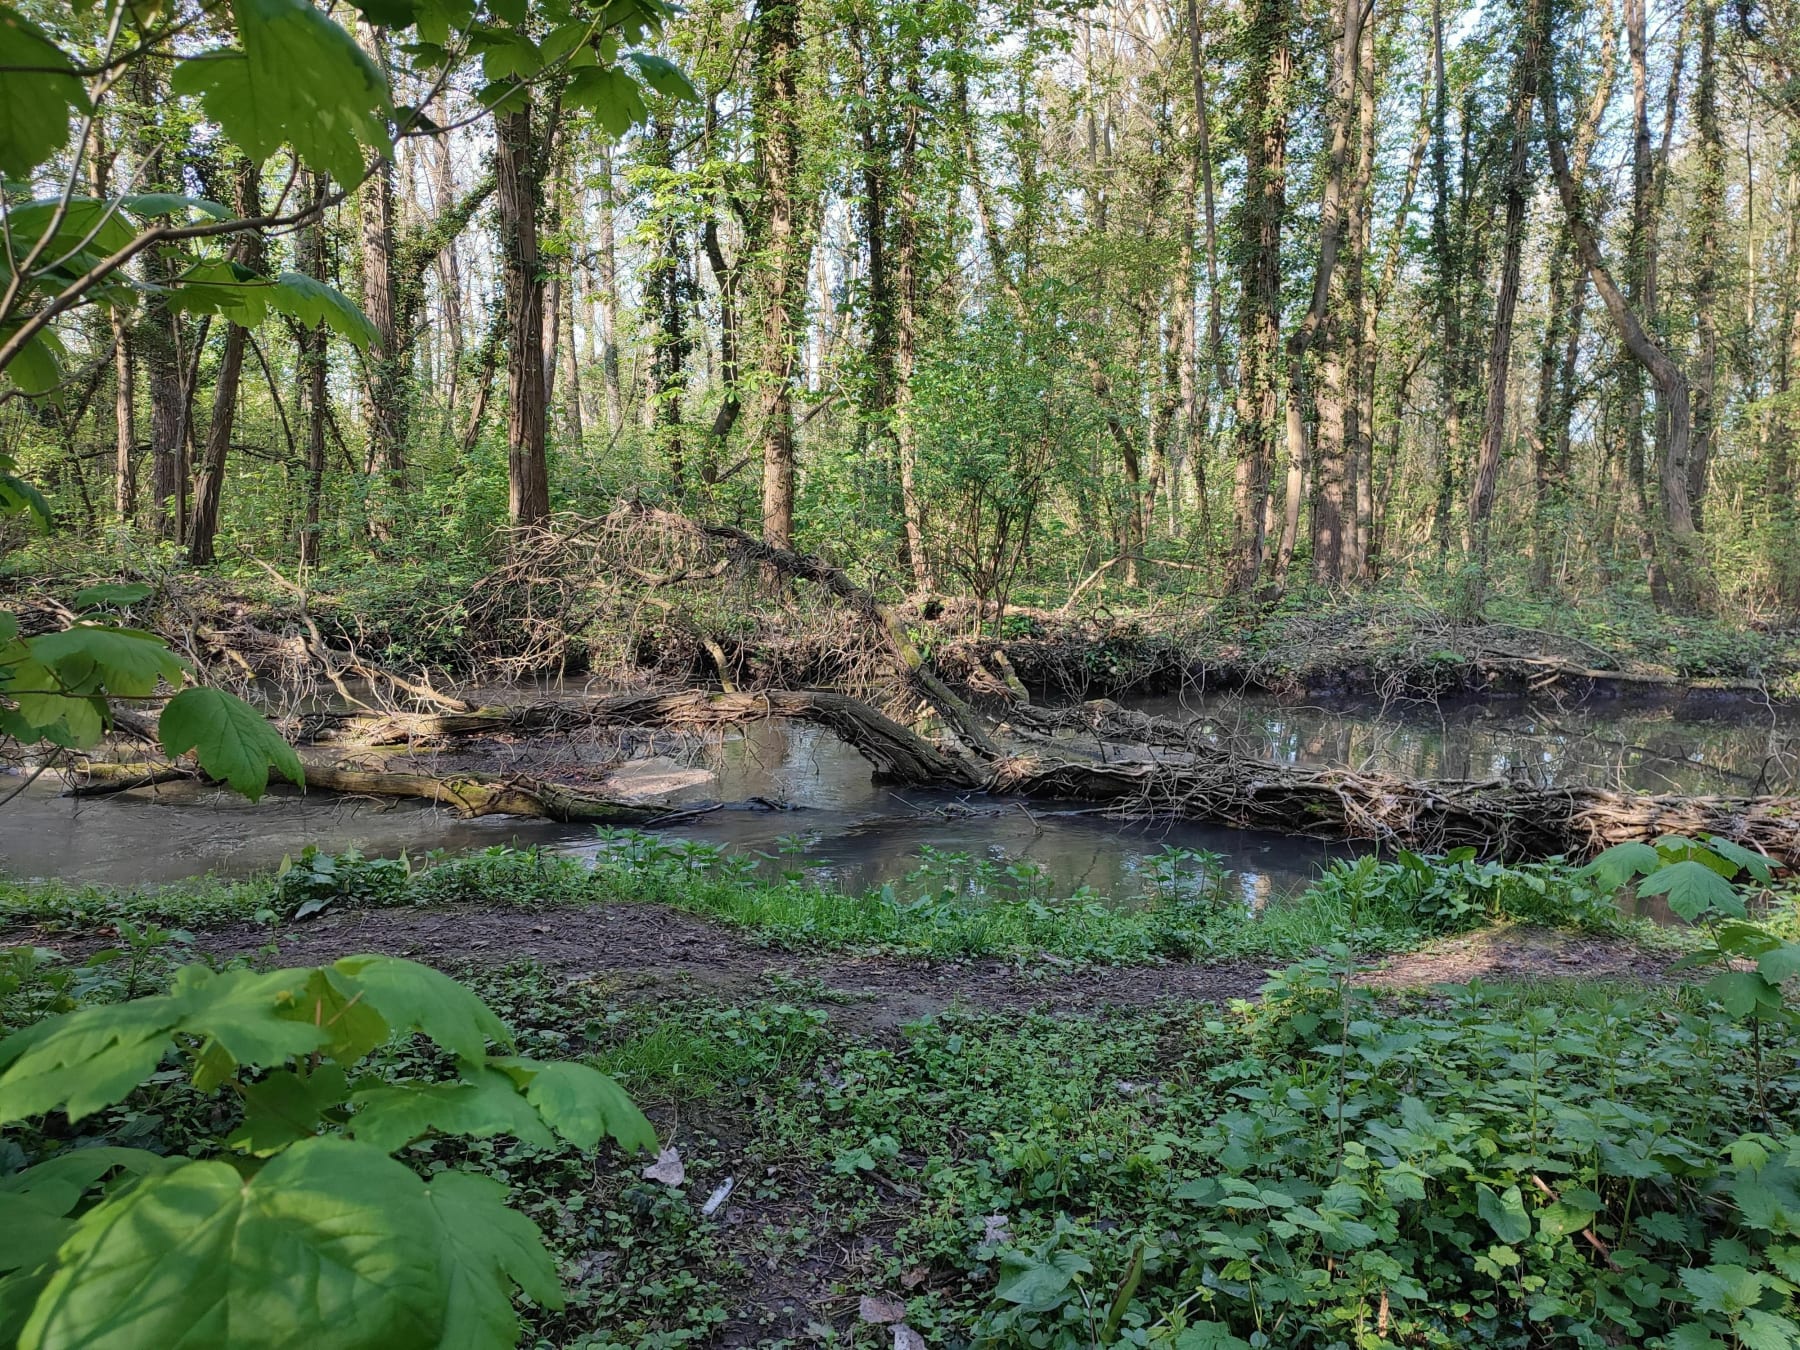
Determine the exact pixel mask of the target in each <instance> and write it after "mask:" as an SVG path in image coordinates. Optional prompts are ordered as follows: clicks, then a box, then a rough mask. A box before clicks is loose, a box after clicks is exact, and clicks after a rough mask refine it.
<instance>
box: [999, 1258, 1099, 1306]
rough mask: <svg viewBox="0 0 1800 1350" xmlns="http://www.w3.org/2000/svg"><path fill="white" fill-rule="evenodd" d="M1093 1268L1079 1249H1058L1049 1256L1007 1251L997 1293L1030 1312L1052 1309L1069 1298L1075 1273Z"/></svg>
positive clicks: (1088, 1271)
mask: <svg viewBox="0 0 1800 1350" xmlns="http://www.w3.org/2000/svg"><path fill="white" fill-rule="evenodd" d="M1093 1269H1094V1268H1093V1266H1092V1265H1090V1264H1089V1263H1088V1260H1087V1258H1086V1257H1084V1256H1080V1255H1078V1254H1077V1253H1075V1252H1056V1253H1055V1254H1054V1255H1052V1256H1050V1257H1049V1258H1047V1259H1046V1258H1044V1257H1039V1256H1034V1255H1032V1254H1031V1253H1029V1252H1017V1251H1013V1252H1007V1253H1006V1254H1005V1255H1004V1256H1002V1257H1001V1258H1000V1280H999V1283H997V1284H996V1285H995V1286H994V1296H995V1297H996V1298H999V1299H1003V1300H1005V1301H1006V1302H1008V1303H1016V1304H1018V1306H1019V1307H1021V1308H1023V1309H1025V1310H1026V1311H1027V1312H1050V1311H1052V1310H1053V1309H1055V1308H1059V1307H1061V1306H1062V1305H1063V1304H1064V1303H1066V1302H1067V1301H1068V1297H1069V1295H1068V1288H1069V1285H1070V1284H1072V1283H1073V1282H1074V1279H1075V1277H1076V1276H1077V1275H1087V1274H1090V1273H1091V1272H1092V1271H1093Z"/></svg>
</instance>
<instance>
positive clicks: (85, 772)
mask: <svg viewBox="0 0 1800 1350" xmlns="http://www.w3.org/2000/svg"><path fill="white" fill-rule="evenodd" d="M301 767H302V768H303V769H304V770H305V771H306V786H307V787H308V788H318V789H320V790H322V791H326V792H341V793H344V794H346V795H349V796H360V797H411V798H417V799H419V800H422V801H429V802H436V803H437V804H438V805H440V806H447V807H449V808H450V809H451V810H453V811H455V812H456V814H457V815H459V816H469V817H473V816H535V817H538V818H539V819H542V820H556V821H562V822H564V823H565V824H603V825H644V824H648V823H649V822H650V821H653V820H655V819H657V818H658V817H661V816H666V815H668V814H669V808H668V807H667V806H664V805H659V804H657V803H653V802H650V803H646V802H626V801H619V800H617V799H616V798H612V797H606V796H602V795H601V794H599V793H597V792H589V791H587V790H586V789H583V788H578V787H571V786H569V785H568V784H565V783H552V782H549V781H547V780H545V779H542V778H527V777H522V776H518V775H507V774H485V773H453V774H428V773H396V772H393V771H391V770H388V769H385V768H382V769H372V768H364V767H360V766H357V765H349V764H335V763H331V762H329V761H327V760H323V759H320V758H319V757H317V756H313V755H308V756H305V757H303V759H302V761H301ZM197 776H198V773H197V771H196V770H193V769H190V768H188V767H186V766H184V765H179V764H141V763H140V764H113V763H106V762H103V761H94V762H90V763H88V764H87V765H85V766H83V768H82V770H81V772H80V775H79V778H78V779H77V780H75V781H73V782H72V785H71V786H70V788H69V790H68V794H67V795H69V796H71V797H101V796H107V795H109V794H111V793H115V792H126V791H129V790H131V789H132V788H140V787H150V786H153V785H156V784H160V783H171V782H177V781H181V780H184V779H194V778H196V777H197Z"/></svg>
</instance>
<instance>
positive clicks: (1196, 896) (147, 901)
mask: <svg viewBox="0 0 1800 1350" xmlns="http://www.w3.org/2000/svg"><path fill="white" fill-rule="evenodd" d="M604 838H605V841H606V842H605V848H604V851H603V853H602V854H601V856H600V857H599V858H598V859H597V860H596V862H595V863H594V864H593V865H590V864H588V863H587V862H585V861H583V860H581V859H578V858H572V857H566V856H559V855H556V854H551V853H544V852H540V851H538V850H535V849H513V848H503V847H502V848H492V849H488V850H486V851H484V852H481V853H475V854H469V855H464V856H457V857H442V858H429V859H426V860H425V861H424V863H422V864H421V865H418V866H415V865H413V864H412V863H411V862H410V861H409V860H407V859H403V858H399V859H382V858H363V857H361V856H359V855H356V854H345V855H337V856H333V855H327V854H320V853H317V852H313V851H308V852H306V853H303V854H302V855H301V856H300V858H298V859H297V860H290V863H289V865H288V867H287V868H286V869H285V870H284V871H283V872H281V873H280V874H279V875H277V876H274V877H265V878H259V879H253V880H249V881H239V882H217V881H206V880H201V881H196V882H189V883H181V884H178V885H174V886H168V887H158V888H151V889H141V890H129V889H126V890H120V889H112V888H104V887H77V886H70V885H67V884H65V883H61V882H55V881H49V882H17V881H8V882H0V921H4V922H8V923H12V924H23V923H38V924H47V925H51V926H53V927H73V928H75V929H77V930H79V929H83V928H92V927H95V926H100V925H107V924H116V923H119V922H121V921H124V922H128V923H136V924H146V923H150V924H163V925H172V926H175V927H178V928H183V929H191V928H198V927H204V926H208V925H218V924H223V923H228V922H232V921H234V920H255V921H257V922H261V923H269V924H274V923H275V922H277V921H278V920H281V919H285V918H288V917H290V916H291V917H296V918H299V919H304V918H306V917H309V916H311V915H314V914H318V913H321V912H323V911H326V910H330V909H334V908H345V909H353V908H391V907H398V906H417V905H506V906H548V905H596V904H630V903H638V902H648V903H654V904H660V905H667V906H669V907H670V908H672V909H678V910H682V911H684V912H686V913H690V914H698V915H702V916H704V917H707V918H712V919H718V920H720V921H722V922H724V923H726V924H729V925H732V926H734V927H738V928H743V929H747V930H749V931H750V932H751V933H752V934H754V935H755V936H756V938H757V939H758V940H761V941H765V942H768V943H771V944H774V945H778V946H784V947H793V948H808V947H816V946H826V947H838V948H855V949H863V950H879V951H885V952H891V953H904V954H913V955H929V956H941V957H954V956H999V957H1007V958H1027V959H1030V958H1035V957H1039V956H1043V955H1049V956H1052V957H1057V958H1061V959H1064V960H1072V961H1087V962H1096V963H1102V964H1113V965H1118V964H1130V963H1133V962H1142V961H1149V960H1157V959H1175V960H1208V959H1229V958H1237V957H1248V958H1256V959H1267V960H1272V961H1285V960H1291V959H1294V958H1296V957H1301V956H1306V955H1309V954H1311V953H1312V952H1314V951H1316V950H1318V949H1319V948H1320V947H1322V946H1324V945H1326V944H1328V943H1332V942H1341V941H1349V942H1352V943H1354V945H1355V946H1356V947H1357V949H1358V950H1359V951H1361V952H1364V953H1374V952H1386V951H1399V950H1403V949H1405V948H1408V947H1412V946H1416V945H1417V944H1418V943H1419V942H1420V941H1422V940H1424V939H1425V938H1426V937H1428V936H1431V935H1433V934H1442V933H1453V932H1461V931H1464V930H1467V929H1469V928H1473V927H1477V926H1479V925H1481V924H1485V923H1495V922H1502V921H1508V920H1517V921H1522V922H1527V923H1536V924H1543V925H1547V926H1552V927H1558V926H1571V927H1582V928H1587V929H1591V930H1595V931H1617V930H1621V929H1624V928H1627V927H1630V928H1632V930H1633V931H1635V932H1637V933H1638V934H1639V935H1640V936H1642V937H1645V938H1651V937H1653V936H1654V933H1653V930H1650V929H1649V928H1648V926H1647V925H1644V924H1641V923H1639V924H1630V923H1628V922H1627V921H1626V920H1624V919H1622V918H1621V917H1620V914H1619V911H1618V910H1617V909H1616V908H1615V906H1614V905H1613V902H1612V899H1611V894H1612V889H1614V888H1613V887H1609V886H1605V885H1602V884H1600V882H1599V881H1597V880H1596V879H1594V878H1593V876H1592V875H1591V874H1588V875H1583V874H1582V873H1581V872H1578V871H1577V870H1576V869H1574V868H1571V867H1568V866H1565V865H1562V864H1557V863H1531V864H1522V865H1518V866H1504V865H1501V864H1497V863H1478V862H1476V861H1474V859H1473V856H1472V854H1471V853H1470V852H1468V851H1459V852H1458V853H1456V854H1454V855H1452V856H1451V857H1449V858H1447V859H1438V860H1433V861H1428V860H1426V859H1422V858H1419V857H1417V856H1415V855H1413V854H1409V853H1402V854H1401V855H1400V857H1399V858H1398V859H1397V860H1395V861H1392V862H1382V861H1378V860H1377V859H1375V858H1372V857H1367V858H1362V859H1358V860H1357V861H1355V862H1339V863H1335V864H1333V865H1332V866H1331V867H1330V868H1329V869H1327V870H1326V871H1325V872H1324V873H1323V874H1322V875H1321V877H1320V878H1319V880H1318V881H1317V882H1315V883H1314V884H1313V885H1312V886H1310V887H1308V888H1307V889H1306V890H1304V891H1302V892H1301V893H1300V894H1298V895H1296V896H1291V897H1286V898H1280V899H1275V900H1272V901H1270V902H1268V903H1267V904H1266V905H1264V906H1263V907H1262V908H1260V909H1259V910H1256V911H1252V910H1251V909H1250V908H1249V905H1248V902H1247V901H1246V899H1245V897H1244V895H1243V893H1242V891H1241V890H1240V888H1239V887H1238V885H1237V882H1236V879H1235V877H1233V876H1232V875H1231V874H1229V873H1227V872H1225V871H1224V870H1223V869H1222V867H1221V865H1220V861H1219V859H1218V858H1217V857H1216V856H1213V855H1211V854H1205V853H1197V852H1194V851H1192V850H1186V849H1167V850H1165V851H1164V852H1162V853H1161V854H1158V855H1154V856H1153V857H1151V858H1150V859H1148V860H1147V862H1146V866H1145V868H1144V870H1143V873H1142V878H1143V889H1142V891H1141V893H1140V894H1138V895H1135V896H1120V897H1104V896H1099V895H1096V894H1094V893H1092V892H1090V891H1087V890H1085V889H1084V890H1080V891H1077V892H1075V893H1074V894H1072V895H1068V896H1062V897H1056V896H1053V895H1051V894H1050V891H1049V888H1048V886H1047V884H1046V878H1045V876H1044V874H1043V873H1042V872H1041V871H1040V870H1039V869H1038V868H1036V867H1034V866H1033V865H1031V864H1029V863H1014V864H1008V865H1002V864H999V863H996V862H993V861H991V860H986V859H971V858H969V857H968V856H967V855H962V854H948V853H935V852H931V851H929V850H928V851H927V853H926V855H925V856H924V857H923V858H922V859H921V861H920V865H919V866H918V867H917V868H916V869H915V870H914V871H913V872H912V873H911V874H910V877H909V880H908V882H907V883H906V885H905V886H903V887H902V886H894V885H890V886H886V887H883V888H882V889H881V890H878V891H873V892H870V893H867V894H862V895H852V894H847V893H845V892H843V891H841V890H835V889H830V888H828V887H824V886H821V885H820V884H819V883H818V882H817V881H816V880H814V879H812V878H810V877H809V875H808V873H807V871H806V869H805V868H804V867H802V866H797V865H796V864H797V863H798V862H799V861H800V860H799V859H798V857H797V856H796V855H783V856H780V857H777V858H775V859H773V860H770V865H777V866H780V867H782V868H783V869H784V870H785V871H786V872H787V875H785V876H779V877H773V878H772V877H770V876H769V875H768V874H767V870H766V865H765V864H763V863H759V860H758V859H756V858H754V857H744V856H742V855H732V854H728V853H726V852H724V851H723V850H721V849H720V848H718V847H717V846H715V845H711V844H705V843H695V842H671V841H668V840H666V839H661V838H658V837H657V836H655V835H651V834H643V833H638V832H634V831H606V832H605V833H604ZM277 936H278V930H274V929H271V938H272V939H276V938H277Z"/></svg>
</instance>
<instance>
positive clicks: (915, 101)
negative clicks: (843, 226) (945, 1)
mask: <svg viewBox="0 0 1800 1350" xmlns="http://www.w3.org/2000/svg"><path fill="white" fill-rule="evenodd" d="M919 60H920V54H919V53H918V52H917V51H911V52H909V53H908V54H907V68H906V112H905V114H904V115H903V117H902V119H901V130H900V165H899V175H898V176H899V182H898V184H897V187H898V189H899V190H898V200H897V202H896V207H897V209H896V211H895V215H894V441H895V447H896V450H897V452H898V456H899V460H900V516H901V521H902V524H903V526H904V528H905V530H906V557H907V562H908V563H909V564H910V565H911V568H912V580H913V587H914V589H915V590H917V591H918V592H919V593H920V594H921V595H923V594H925V593H927V592H929V591H931V590H932V589H933V588H934V586H935V585H936V578H935V577H934V575H933V571H932V566H931V557H930V555H929V554H928V553H927V552H926V551H925V509H924V503H923V501H922V500H921V498H920V494H919V429H918V425H917V423H916V422H915V420H914V415H913V376H914V374H915V372H916V370H917V368H918V360H919V357H918V345H919V331H918V330H919V292H920V284H919V283H920V276H919V272H920V259H919V228H920V227H919V181H918V179H919V117H920V108H921V107H922V105H923V100H924V90H923V88H922V81H921V78H920V74H919Z"/></svg>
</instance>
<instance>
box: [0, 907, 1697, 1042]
mask: <svg viewBox="0 0 1800 1350" xmlns="http://www.w3.org/2000/svg"><path fill="white" fill-rule="evenodd" d="M9 940H14V941H20V940H22V941H30V942H33V943H36V944H37V945H40V946H45V947H53V948H60V949H63V950H66V951H68V952H70V953H72V954H74V953H79V952H81V951H84V950H86V949H88V948H91V947H93V946H95V945H96V944H97V943H99V942H102V941H104V940H105V939H104V937H103V936H102V935H100V934H94V933H83V934H79V935H75V934H66V933H55V932H32V933H24V934H13V935H9ZM196 941H197V945H198V947H199V948H200V949H201V950H203V951H206V952H209V953H211V954H214V955H217V956H236V955H247V954H252V953H256V952H260V951H264V950H266V949H267V948H268V947H269V946H270V945H271V943H272V944H273V945H274V947H275V948H276V952H277V955H276V957H275V958H274V959H276V960H278V961H280V962H281V963H282V964H286V965H316V964H320V963H323V962H326V961H333V960H336V959H337V958H338V957H340V956H349V955H352V954H356V953H362V952H382V953H387V954H391V955H395V956H405V957H410V958H411V959H413V960H417V961H423V962H425V963H426V964H428V965H432V966H436V967H439V968H440V969H445V970H455V969H456V968H458V967H461V966H464V965H466V964H468V963H471V962H474V963H477V964H489V963H492V964H499V963H503V962H509V961H517V960H531V961H537V962H540V963H541V964H543V965H544V966H546V967H548V968H549V969H552V970H556V971H560V972H566V973H567V974H569V975H571V976H583V975H605V976H607V977H608V978H609V979H611V980H613V981H614V982H615V983H617V984H619V986H620V987H621V988H622V989H624V990H625V991H627V992H629V993H630V994H631V995H632V996H633V997H635V998H640V999H644V1000H647V1001H656V1000H661V999H680V998H684V997H689V996H691V995H694V994H701V995H706V996H710V997H713V998H722V999H732V998H756V997H765V996H768V995H770V994H773V993H777V992H779V993H780V995H781V996H782V997H784V998H789V999H791V1000H793V1001H797V1002H806V1001H813V1002H819V1003H828V1004H830V1005H831V1006H832V1010H833V1017H834V1020H837V1021H839V1022H840V1023H841V1024H843V1025H844V1026H845V1027H846V1028H847V1029H850V1030H862V1031H883V1030H891V1029H893V1028H895V1027H898V1026H902V1025H904V1024H905V1023H907V1022H911V1021H916V1020H917V1019H919V1018H922V1017H928V1016H931V1015H933V1014H935V1013H940V1012H943V1011H945V1010H947V1009H952V1008H967V1009H970V1010H976V1011H991V1012H1023V1011H1028V1010H1042V1011H1047V1012H1051V1013H1056V1014H1061V1015H1069V1016H1077V1015H1081V1014H1084V1013H1091V1012H1093V1011H1095V1010H1097V1009H1099V1008H1101V1007H1105V1006H1108V1005H1118V1006H1135V1007H1141V1006H1145V1005H1149V1004H1154V1003H1161V1002H1186V1003H1220V1002H1224V1001H1226V1000H1229V999H1234V998H1250V997H1253V996H1254V995H1255V993H1256V991H1257V989H1258V988H1259V987H1260V986H1261V984H1262V983H1263V980H1264V979H1265V978H1266V976H1267V971H1268V967H1269V966H1271V965H1273V964H1275V963H1273V962H1268V963H1264V962H1257V961H1225V962H1218V963H1213V964H1194V963H1186V962H1171V963H1169V964H1166V965H1148V966H1131V967H1122V968H1114V967H1107V966H1071V965H1069V964H1068V963H1066V962H1063V961H1060V960H1058V959H1056V958H1051V957H1043V958H1040V959H1038V960H1035V961H1029V962H1024V963H1016V964H1015V963H1013V962H1007V961H1000V960H994V959H991V958H985V959H965V960H946V959H927V958H922V957H920V958H909V957H902V956H884V955H866V956H858V955H850V954H842V953H822V954H818V955H813V954H808V953H804V952H791V951H783V950H780V949H778V948H774V947H770V946H765V945H761V944H760V943H759V942H758V940H757V937H756V935H755V934H754V933H751V932H747V931H745V930H743V929H737V928H732V927H729V926H727V925H724V924H719V923H714V922H712V921H710V920H707V919H702V918H697V917H695V916H692V915H688V914H683V913H680V912H679V911H676V910H672V909H667V908H664V907H662V906H660V905H651V904H622V905H609V906H596V907H592V908H547V909H515V908H510V907H489V906H480V905H463V906H447V907H444V908H434V909H385V910H353V911H346V912H343V913H337V914H327V915H324V916H322V917H321V918H318V919H315V920H312V921H309V922H306V923H299V924H290V925H287V926H284V927H281V928H278V929H274V930H271V929H268V928H265V927H262V926H261V925H257V924H251V923H241V924H234V925H231V926H228V927H224V928H218V929H213V930H211V931H208V932H203V933H201V934H199V935H198V936H197V940H196ZM1668 959H1669V958H1668V957H1667V956H1666V955H1664V954H1659V953H1656V952H1653V951H1649V950H1646V949H1644V948H1642V947H1640V946H1638V945H1636V944H1635V943H1632V942H1629V941H1625V940H1622V939H1619V938H1608V937H1601V936H1595V935H1588V934H1579V933H1564V932H1553V931H1549V930H1546V929H1537V928H1525V927H1518V926H1510V927H1503V928H1495V929H1488V930H1484V931H1482V932H1478V933H1469V934H1463V935H1461V936H1458V937H1453V938H1445V939H1441V940H1439V941H1437V942H1433V943H1430V944H1428V945H1427V946H1425V947H1422V948H1420V949H1419V950H1417V951H1414V952H1408V953H1405V954H1403V955H1400V956H1396V957H1391V958H1387V959H1385V960H1383V961H1380V962H1377V963H1376V964H1375V965H1374V967H1373V969H1371V970H1370V971H1369V972H1368V973H1367V974H1366V975H1365V976H1364V980H1365V982H1366V983H1369V984H1372V985H1375V986H1377V987H1380V988H1386V989H1394V990H1402V989H1422V988H1428V987H1430V986H1431V985H1434V984H1452V983H1466V982H1467V981H1469V980H1470V979H1473V978H1476V977H1479V978H1481V979H1484V980H1488V981H1490V982H1491V981H1496V980H1523V979H1555V978H1569V977H1580V978H1588V979H1608V980H1640V981H1654V980H1658V979H1660V978H1661V977H1662V975H1663V972H1664V969H1665V967H1666V965H1667V963H1668Z"/></svg>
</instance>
